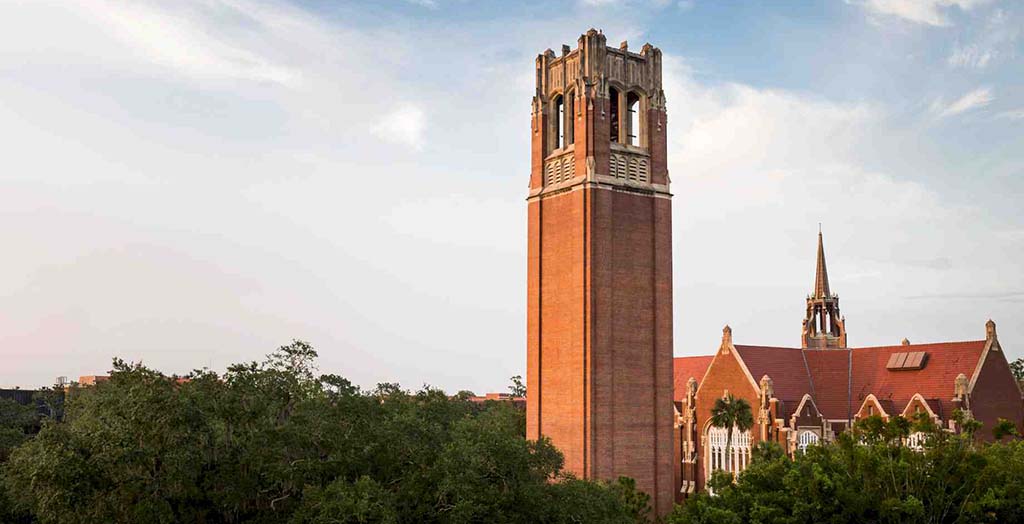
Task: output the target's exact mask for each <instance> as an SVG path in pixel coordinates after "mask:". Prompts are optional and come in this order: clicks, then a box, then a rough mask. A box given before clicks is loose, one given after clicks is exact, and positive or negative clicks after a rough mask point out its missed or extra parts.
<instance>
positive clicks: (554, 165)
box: [544, 154, 576, 185]
mask: <svg viewBox="0 0 1024 524" xmlns="http://www.w3.org/2000/svg"><path fill="white" fill-rule="evenodd" d="M575 172H576V156H575V155H573V154H568V155H564V156H561V157H558V158H553V159H551V160H548V161H547V163H546V164H544V185H551V184H559V183H562V182H565V181H567V180H572V177H573V175H574V174H575Z"/></svg>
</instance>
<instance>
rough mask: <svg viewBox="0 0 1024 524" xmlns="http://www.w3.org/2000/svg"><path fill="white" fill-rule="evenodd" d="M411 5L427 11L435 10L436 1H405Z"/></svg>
mask: <svg viewBox="0 0 1024 524" xmlns="http://www.w3.org/2000/svg"><path fill="white" fill-rule="evenodd" d="M405 1H406V2H409V3H410V4H412V5H418V6H420V7H426V8H429V9H437V0H405Z"/></svg>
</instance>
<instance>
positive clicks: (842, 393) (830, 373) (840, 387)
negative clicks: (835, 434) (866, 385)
mask: <svg viewBox="0 0 1024 524" xmlns="http://www.w3.org/2000/svg"><path fill="white" fill-rule="evenodd" d="M805 356H806V357H807V365H808V368H809V369H810V371H811V381H812V386H813V392H812V393H811V396H813V397H814V404H815V405H816V406H818V410H819V411H821V414H822V415H824V416H825V418H828V419H831V420H845V419H847V418H851V417H853V415H854V414H856V413H857V408H859V407H860V404H861V402H863V400H864V399H861V401H860V402H858V401H856V400H854V401H848V399H849V397H850V388H849V385H850V358H851V357H853V358H856V355H855V354H853V353H851V352H849V351H842V350H840V351H836V350H834V349H811V350H806V351H805ZM876 396H877V395H876Z"/></svg>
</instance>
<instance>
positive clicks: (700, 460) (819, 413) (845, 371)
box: [675, 234, 1024, 501]
mask: <svg viewBox="0 0 1024 524" xmlns="http://www.w3.org/2000/svg"><path fill="white" fill-rule="evenodd" d="M807 303H808V308H807V311H808V314H807V317H806V318H805V319H804V321H803V330H802V337H801V339H802V340H801V346H802V347H800V348H780V347H765V346H747V345H738V344H734V343H733V340H732V330H731V329H730V328H728V327H726V328H725V331H724V332H723V336H722V342H721V344H720V346H719V349H718V351H717V353H716V354H715V355H714V356H713V357H683V358H677V359H675V368H676V369H675V389H676V400H677V402H676V403H675V406H676V414H677V418H676V430H677V433H676V435H677V438H678V439H679V441H678V444H677V452H676V457H677V461H678V462H679V464H678V467H677V468H676V470H675V471H676V485H677V500H679V501H683V500H685V498H686V497H687V496H689V494H691V493H694V492H695V491H699V490H702V489H704V487H705V484H706V482H707V479H708V476H709V471H708V467H709V464H712V462H711V460H710V454H711V452H710V451H709V448H710V444H709V438H708V437H709V432H708V431H709V425H710V423H709V418H710V415H711V407H712V405H713V404H714V402H715V400H716V399H717V398H720V397H722V396H723V395H725V394H726V393H729V394H731V395H733V396H734V397H736V398H742V399H744V400H746V401H747V402H748V403H749V404H750V405H751V407H752V411H753V414H754V427H753V428H752V429H751V432H750V438H749V442H750V446H751V448H752V447H753V446H755V445H756V444H757V442H760V441H762V440H771V441H774V442H777V443H779V444H780V445H782V447H783V449H785V450H786V451H787V452H788V453H790V454H793V453H797V452H799V450H800V449H801V447H802V446H806V445H811V444H813V443H817V442H827V441H830V440H832V439H834V438H835V436H836V434H837V433H839V432H842V431H846V430H848V429H850V427H851V426H852V424H853V423H854V422H856V421H857V420H858V419H861V418H864V417H868V416H872V415H878V416H881V417H882V418H883V419H886V420H888V419H889V418H891V417H894V416H897V415H901V416H904V417H907V418H912V417H914V416H916V415H917V414H918V413H925V414H927V415H928V416H930V417H931V418H932V420H933V421H934V422H935V423H936V424H937V425H938V426H939V427H941V428H943V429H944V430H946V431H954V432H955V431H959V430H960V428H959V427H957V425H956V423H955V422H954V421H953V412H954V411H955V410H957V409H960V410H963V411H964V412H965V414H966V415H967V416H968V417H972V418H974V419H977V420H978V421H980V422H982V424H983V430H982V431H981V432H978V433H976V437H977V438H979V439H983V440H989V439H991V433H990V430H991V428H992V427H993V426H994V425H995V423H996V421H997V420H998V419H999V418H1004V419H1007V420H1010V421H1013V422H1014V423H1015V424H1016V425H1017V427H1018V429H1019V430H1024V396H1022V392H1021V389H1020V388H1019V386H1018V384H1017V382H1016V381H1015V380H1014V377H1013V375H1012V373H1011V371H1010V367H1009V364H1008V362H1007V359H1006V356H1005V354H1004V352H1003V350H1002V347H1001V346H1000V343H999V338H998V336H997V334H996V326H995V323H994V322H992V321H991V320H990V321H988V322H987V323H986V324H985V338H984V339H983V340H974V341H967V342H943V343H932V344H911V343H910V342H909V341H907V340H903V342H902V343H901V344H899V345H895V346H884V347H869V348H847V347H846V328H845V322H844V320H845V319H842V317H840V316H839V315H838V303H839V298H838V296H836V295H833V294H831V292H830V291H829V288H828V277H827V274H826V273H825V272H824V254H823V250H822V242H821V237H820V234H819V241H818V271H817V275H816V278H815V290H814V291H813V292H812V293H811V294H810V295H808V297H807ZM833 311H834V313H835V320H837V321H838V322H836V323H834V324H833V323H831V322H830V321H831V320H833V319H832V318H823V317H822V313H823V312H824V313H826V316H827V317H832V315H831V313H832V312H833ZM913 442H914V436H911V438H910V439H908V445H914V444H913Z"/></svg>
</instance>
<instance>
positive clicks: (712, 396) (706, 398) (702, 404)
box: [677, 349, 760, 489]
mask: <svg viewBox="0 0 1024 524" xmlns="http://www.w3.org/2000/svg"><path fill="white" fill-rule="evenodd" d="M725 390H728V391H729V393H731V394H732V395H733V396H734V397H736V398H742V399H744V400H746V401H747V402H749V403H750V408H751V411H752V412H753V415H754V418H755V419H756V418H757V409H758V408H757V406H758V403H759V402H760V398H759V397H760V395H759V392H758V390H757V389H756V388H755V387H754V386H753V385H751V383H750V379H748V378H747V375H746V373H744V371H743V368H742V367H740V364H739V361H738V360H737V359H736V351H735V349H730V350H729V353H728V354H726V353H724V352H723V350H722V349H719V350H718V354H717V355H716V356H715V360H713V361H712V362H711V366H710V367H709V368H708V373H707V375H706V376H705V377H704V380H703V382H701V384H700V389H699V390H698V391H697V398H696V399H695V403H696V405H697V442H698V446H699V443H700V439H701V438H702V437H703V436H704V432H705V430H706V429H707V428H706V425H707V424H708V420H709V419H710V418H711V408H712V406H714V405H715V400H716V399H719V398H721V397H722V394H723V393H724V391H725ZM755 422H756V420H755ZM750 434H751V436H752V437H753V440H752V445H756V443H757V442H758V441H759V440H760V438H759V437H760V434H759V432H758V431H757V426H756V424H755V427H754V428H752V429H751V430H750ZM706 481H707V472H706V471H705V470H704V449H703V447H699V449H698V455H697V486H699V489H703V486H704V483H705V482H706ZM677 489H678V488H677Z"/></svg>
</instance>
